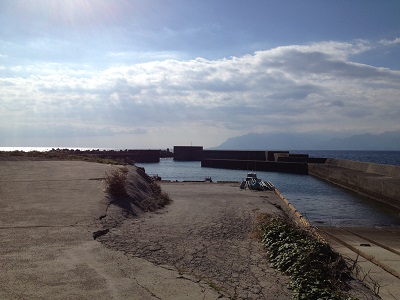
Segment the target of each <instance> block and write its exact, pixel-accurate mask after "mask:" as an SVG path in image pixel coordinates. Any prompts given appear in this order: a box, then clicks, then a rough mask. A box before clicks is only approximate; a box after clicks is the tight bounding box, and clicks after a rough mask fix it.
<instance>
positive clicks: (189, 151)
mask: <svg viewBox="0 0 400 300" xmlns="http://www.w3.org/2000/svg"><path fill="white" fill-rule="evenodd" d="M202 152H203V146H174V160H176V161H200V160H201V157H202Z"/></svg>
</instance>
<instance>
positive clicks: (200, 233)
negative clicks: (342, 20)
mask: <svg viewBox="0 0 400 300" xmlns="http://www.w3.org/2000/svg"><path fill="white" fill-rule="evenodd" d="M161 185H162V189H163V190H164V191H166V192H168V193H169V195H170V197H171V198H172V200H173V202H172V204H170V205H169V206H167V207H166V208H165V209H163V210H161V211H159V212H157V213H151V214H145V215H143V216H141V217H140V218H133V219H126V220H124V222H122V224H120V226H118V227H116V228H113V229H111V230H110V232H109V233H108V234H106V235H104V236H101V237H100V238H99V239H100V240H101V241H102V243H104V244H105V245H107V246H108V247H110V248H112V249H118V250H120V251H122V252H124V253H126V255H127V256H129V257H138V258H141V259H144V260H147V261H150V262H152V263H154V264H156V265H160V266H161V265H162V266H169V267H173V268H174V269H177V270H179V271H180V272H181V273H182V274H189V275H190V276H192V277H194V278H198V279H202V280H203V281H205V282H208V283H209V285H210V286H212V287H214V288H215V289H216V290H217V291H219V292H220V293H221V297H222V296H224V297H226V298H231V299H289V298H290V297H291V292H290V291H289V290H288V289H287V288H286V285H287V283H288V280H287V278H286V277H284V276H282V275H281V274H280V273H279V272H277V271H276V270H274V269H272V268H271V267H270V266H269V263H268V261H267V259H266V257H265V252H264V250H263V249H262V248H261V246H260V244H259V242H258V241H257V240H256V239H254V238H252V237H251V234H252V232H253V230H254V226H255V220H256V216H257V215H258V214H259V213H261V212H268V213H274V212H278V208H277V206H278V205H280V204H282V203H281V200H280V199H279V198H278V197H277V195H276V194H274V193H273V192H254V191H243V190H240V189H239V184H232V183H231V184H227V183H224V184H222V183H162V184H161Z"/></svg>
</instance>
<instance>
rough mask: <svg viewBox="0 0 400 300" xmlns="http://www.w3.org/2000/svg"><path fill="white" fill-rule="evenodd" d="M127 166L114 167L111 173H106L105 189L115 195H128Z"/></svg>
mask: <svg viewBox="0 0 400 300" xmlns="http://www.w3.org/2000/svg"><path fill="white" fill-rule="evenodd" d="M127 172H128V170H127V168H119V169H113V170H111V171H110V173H106V178H105V191H106V193H107V194H109V195H110V196H113V197H126V196H128V192H127V191H126V174H127Z"/></svg>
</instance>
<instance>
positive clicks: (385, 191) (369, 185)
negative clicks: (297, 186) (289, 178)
mask: <svg viewBox="0 0 400 300" xmlns="http://www.w3.org/2000/svg"><path fill="white" fill-rule="evenodd" d="M308 171H309V174H311V175H313V176H316V177H319V178H321V179H324V180H327V181H329V182H332V183H335V184H337V185H340V186H342V187H345V188H347V189H350V190H352V191H354V192H357V193H359V194H362V195H366V196H368V197H370V198H373V199H376V200H378V201H381V202H385V203H387V204H389V205H391V206H393V207H396V208H399V209H400V166H391V165H382V164H375V163H367V162H357V161H350V160H340V159H333V158H328V159H327V160H326V162H325V163H324V164H312V163H310V164H309V166H308Z"/></svg>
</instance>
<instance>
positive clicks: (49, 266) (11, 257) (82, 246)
mask: <svg viewBox="0 0 400 300" xmlns="http://www.w3.org/2000/svg"><path fill="white" fill-rule="evenodd" d="M110 168H111V167H110V166H108V165H101V164H94V163H85V162H65V161H63V162H60V161H0V266H1V272H0V299H171V300H172V299H217V298H218V297H220V296H221V295H220V293H219V292H217V291H216V290H215V289H213V288H212V287H210V286H209V284H208V283H206V282H204V281H201V280H199V279H197V278H193V277H191V276H189V275H182V274H180V273H179V272H178V271H177V270H176V269H175V268H174V267H171V266H157V265H155V264H153V263H151V262H149V261H146V260H144V259H141V258H138V257H133V256H129V255H126V254H125V253H124V252H121V251H116V250H112V249H108V248H106V247H104V246H103V245H102V244H101V243H99V242H98V241H94V240H93V238H92V233H93V231H96V230H98V229H99V228H101V226H102V225H101V223H100V221H99V217H100V216H103V215H104V214H105V211H106V209H107V207H108V204H107V202H106V201H105V200H104V199H105V195H104V192H103V191H102V183H101V181H100V180H99V179H100V178H101V177H103V176H104V173H105V172H106V171H109V170H110Z"/></svg>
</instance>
